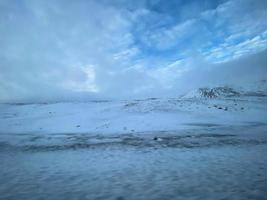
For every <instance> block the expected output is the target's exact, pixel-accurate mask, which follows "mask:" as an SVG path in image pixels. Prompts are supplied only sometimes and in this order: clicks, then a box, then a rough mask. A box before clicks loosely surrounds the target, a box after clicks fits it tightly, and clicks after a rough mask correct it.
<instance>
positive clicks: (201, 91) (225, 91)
mask: <svg viewBox="0 0 267 200" xmlns="http://www.w3.org/2000/svg"><path fill="white" fill-rule="evenodd" d="M229 97H232V98H234V97H267V80H261V81H257V82H253V83H248V84H246V85H242V86H231V87H230V86H219V87H202V88H198V89H195V90H192V91H190V92H189V93H187V94H186V95H183V96H182V98H207V99H213V98H229Z"/></svg>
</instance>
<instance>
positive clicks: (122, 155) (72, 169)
mask: <svg viewBox="0 0 267 200" xmlns="http://www.w3.org/2000/svg"><path fill="white" fill-rule="evenodd" d="M187 97H189V96H187ZM266 155H267V98H266V97H259V96H240V97H224V98H199V97H196V98H195V97H193V98H185V97H183V98H166V99H144V100H128V101H90V102H65V103H63V102H61V103H60V102H59V103H49V104H46V103H42V104H1V105H0V158H1V161H0V177H1V178H0V199H117V200H119V199H120V200H122V199H267V192H266V191H267V167H266V166H267V158H266Z"/></svg>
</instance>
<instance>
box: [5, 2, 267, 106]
mask: <svg viewBox="0 0 267 200" xmlns="http://www.w3.org/2000/svg"><path fill="white" fill-rule="evenodd" d="M266 19H267V2H266V1H265V0H229V1H225V0H203V1H193V0H190V1H183V0H178V1H177V0H171V1H168V2H167V3H166V1H163V0H136V1H128V0H127V1H126V0H114V1H108V0H90V1H87V0H77V1H65V0H55V1H47V0H37V1H36V0H28V1H18V0H2V1H1V2H0V36H1V37H0V100H1V101H25V100H32V101H46V100H72V99H77V98H141V97H146V96H166V95H168V96H176V95H178V94H179V93H181V92H183V91H185V90H187V89H191V88H193V87H197V86H199V85H203V84H209V83H212V84H213V83H214V84H219V82H222V81H226V82H241V80H242V81H248V80H250V79H253V80H255V79H260V78H266V77H264V76H263V75H262V74H263V73H262V72H265V71H266V67H267V66H266V65H267V61H266V59H264V58H266V57H267V55H266V54H267V53H266V49H267V21H266ZM244 69H245V70H244ZM219 74H221V75H219ZM238 74H243V75H242V76H241V77H240V76H238ZM232 76H236V77H239V78H231V77H232ZM214 77H216V81H215V80H214ZM227 77H228V78H227ZM219 80H222V81H219Z"/></svg>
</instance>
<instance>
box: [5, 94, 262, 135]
mask: <svg viewBox="0 0 267 200" xmlns="http://www.w3.org/2000/svg"><path fill="white" fill-rule="evenodd" d="M266 111H267V107H266V98H239V99H236V98H235V99H207V100H206V99H184V98H183V99H180V98H172V99H147V100H133V101H106V102H105V101H104V102H102V101H101V102H69V103H54V104H25V105H16V104H1V105H0V132H2V133H6V132H7V131H8V133H10V134H11V133H25V132H27V133H88V134H95V133H101V134H108V133H109V134H116V133H131V132H146V131H161V130H164V131H166V130H180V129H186V128H192V127H188V125H187V124H193V123H195V124H199V123H203V124H205V123H206V124H207V123H212V124H218V125H240V124H244V123H247V122H258V123H265V122H266V119H267V114H266V113H267V112H266Z"/></svg>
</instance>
